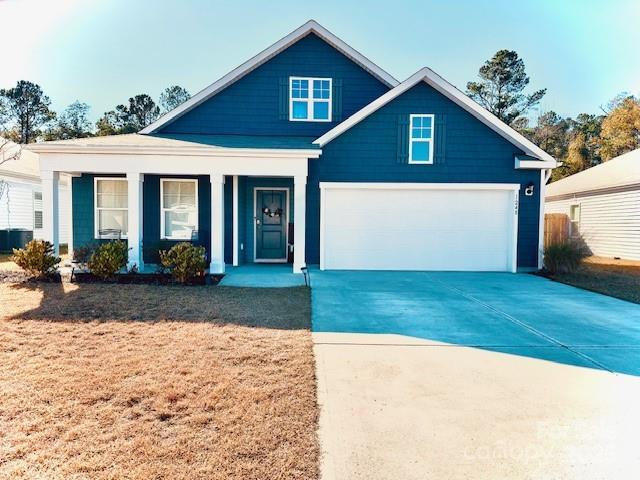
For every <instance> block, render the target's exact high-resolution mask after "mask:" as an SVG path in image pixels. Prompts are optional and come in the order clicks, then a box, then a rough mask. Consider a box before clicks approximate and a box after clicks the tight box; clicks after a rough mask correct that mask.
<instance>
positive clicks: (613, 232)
mask: <svg viewBox="0 0 640 480" xmlns="http://www.w3.org/2000/svg"><path fill="white" fill-rule="evenodd" d="M572 205H580V225H579V231H580V236H581V237H582V239H583V240H584V242H585V243H586V245H587V247H588V248H589V250H590V251H591V253H592V254H593V255H597V256H600V257H619V258H623V259H627V260H640V188H639V189H637V190H630V191H625V192H614V193H601V194H593V195H588V194H576V196H575V197H574V198H562V199H559V200H553V199H549V200H547V201H546V203H545V213H563V214H565V215H569V213H570V209H571V206H572Z"/></svg>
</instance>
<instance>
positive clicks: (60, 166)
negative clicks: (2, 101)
mask: <svg viewBox="0 0 640 480" xmlns="http://www.w3.org/2000/svg"><path fill="white" fill-rule="evenodd" d="M40 165H41V168H43V170H55V171H63V172H66V171H72V172H77V171H82V172H85V173H93V174H102V175H110V174H114V173H116V174H117V173H122V174H125V173H127V172H128V171H130V170H131V168H132V165H135V167H136V170H137V171H139V172H141V173H149V174H154V175H175V176H176V177H180V176H187V175H189V176H190V175H210V174H211V172H212V170H213V171H214V172H215V173H219V174H221V175H252V176H265V177H294V176H296V175H304V176H306V175H307V171H308V166H309V162H308V161H307V158H306V157H286V156H281V157H274V158H272V159H270V160H269V161H265V160H264V159H263V158H257V157H252V156H238V157H210V156H189V157H183V156H179V155H111V156H108V157H106V156H103V155H89V154H83V155H65V154H60V153H52V154H41V155H40Z"/></svg>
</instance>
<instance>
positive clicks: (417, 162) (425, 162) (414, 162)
mask: <svg viewBox="0 0 640 480" xmlns="http://www.w3.org/2000/svg"><path fill="white" fill-rule="evenodd" d="M418 117H420V118H424V117H429V118H431V137H430V138H422V137H420V138H413V119H414V118H418ZM420 128H422V127H420ZM435 131H436V118H435V115H434V114H433V113H412V114H410V115H409V163H410V164H412V165H433V144H434V142H433V139H434V138H435ZM413 142H422V143H428V144H429V159H428V160H414V159H413Z"/></svg>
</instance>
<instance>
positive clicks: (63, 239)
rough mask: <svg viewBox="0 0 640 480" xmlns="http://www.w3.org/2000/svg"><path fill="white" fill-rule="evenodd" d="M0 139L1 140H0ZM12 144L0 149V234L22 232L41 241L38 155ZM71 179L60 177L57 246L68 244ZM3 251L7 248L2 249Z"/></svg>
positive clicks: (40, 192) (40, 191) (40, 190)
mask: <svg viewBox="0 0 640 480" xmlns="http://www.w3.org/2000/svg"><path fill="white" fill-rule="evenodd" d="M0 140H1V139H0ZM19 148H20V147H19V146H18V145H16V144H15V143H13V142H9V143H6V144H4V146H3V148H2V149H0V232H2V233H5V232H6V231H7V230H14V231H15V230H25V231H27V232H32V234H33V237H34V238H43V229H42V227H43V225H42V187H41V181H40V166H39V163H38V155H37V154H35V153H33V152H29V151H27V150H22V151H21V152H20V155H19V158H18V159H15V158H14V153H15V152H16V151H18V150H19ZM70 180H71V179H70V177H69V176H66V175H65V176H61V178H60V184H59V185H60V186H59V188H60V213H59V215H60V243H62V244H68V243H69V240H70V234H69V233H70V231H71V193H70V183H71V182H70ZM0 248H3V246H2V245H0ZM5 248H6V247H5Z"/></svg>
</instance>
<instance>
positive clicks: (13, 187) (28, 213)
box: [0, 181, 37, 230]
mask: <svg viewBox="0 0 640 480" xmlns="http://www.w3.org/2000/svg"><path fill="white" fill-rule="evenodd" d="M36 188H37V186H36V185H32V184H28V183H19V182H12V181H9V182H7V186H6V187H5V192H4V194H3V196H2V199H0V230H7V229H11V228H15V229H18V228H20V229H25V230H33V191H34V190H35V189H36Z"/></svg>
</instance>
